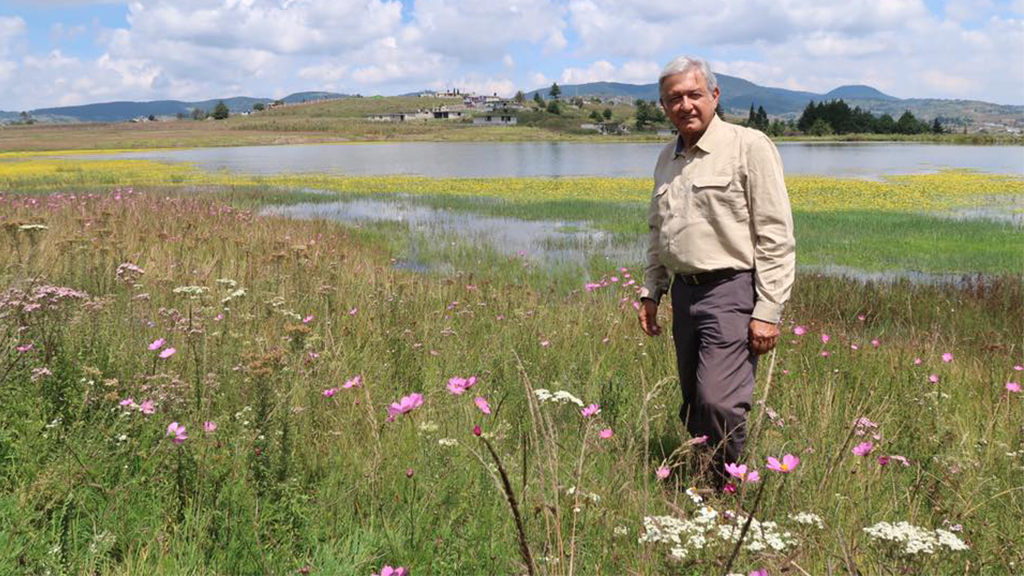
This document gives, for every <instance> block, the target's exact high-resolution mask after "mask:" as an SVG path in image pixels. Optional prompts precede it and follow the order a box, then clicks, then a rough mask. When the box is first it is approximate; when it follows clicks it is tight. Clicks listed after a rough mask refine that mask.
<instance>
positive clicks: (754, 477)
mask: <svg viewBox="0 0 1024 576" xmlns="http://www.w3.org/2000/svg"><path fill="white" fill-rule="evenodd" d="M760 479H761V474H759V473H758V471H757V470H751V471H750V472H747V477H746V478H744V481H746V482H757V481H759V480H760Z"/></svg>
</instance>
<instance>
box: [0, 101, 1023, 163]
mask: <svg viewBox="0 0 1024 576" xmlns="http://www.w3.org/2000/svg"><path fill="white" fill-rule="evenodd" d="M452 102H453V101H452V100H446V99H434V98H418V97H387V98H383V97H376V98H345V99H340V100H333V101H328V102H320V103H310V104H302V105H295V106H284V107H278V108H272V109H269V110H266V111H263V112H260V113H256V114H252V115H250V116H240V115H236V116H232V117H230V118H228V119H226V120H220V121H213V120H207V121H192V120H179V121H173V120H171V121H161V122H144V123H138V124H133V123H127V122H121V123H104V124H62V125H52V124H50V125H45V124H37V125H32V126H0V150H2V151H45V150H76V149H89V150H102V149H114V148H117V149H140V148H187V147H208V146H245V145H275V144H312V143H330V142H391V141H431V142H544V141H564V142H662V141H664V140H665V138H664V137H662V136H658V135H657V133H656V132H654V131H648V132H636V131H634V132H633V133H631V134H626V135H599V134H597V133H595V132H587V131H582V130H581V129H580V124H583V123H592V122H593V120H591V119H590V114H591V112H595V111H596V112H598V113H600V112H602V111H603V110H604V109H605V108H606V107H607V108H610V109H611V110H612V118H611V122H615V123H626V124H628V125H630V126H632V125H633V123H635V118H634V116H635V109H634V108H633V107H632V106H627V105H608V104H604V103H596V104H595V103H587V104H585V105H584V107H583V108H576V107H574V106H571V105H568V104H566V105H564V106H563V107H562V110H563V111H562V113H561V114H559V115H555V114H550V113H546V112H539V111H536V110H535V109H533V108H532V104H530V106H531V109H530V110H529V111H522V112H517V113H516V114H517V116H519V117H520V125H518V126H512V127H508V126H473V125H472V123H471V122H469V121H468V120H466V121H416V122H402V123H391V122H371V121H368V120H366V119H365V118H366V116H367V115H369V114H374V113H388V112H411V111H414V110H417V109H421V108H423V109H426V108H432V107H435V106H440V105H451V104H452ZM740 120H743V118H733V117H730V121H734V122H738V121H740ZM666 127H667V125H666ZM781 140H799V141H811V142H833V141H901V142H903V141H906V142H938V143H948V144H1021V143H1024V137H1020V136H1017V137H1010V136H994V135H986V134H943V135H931V134H923V135H913V136H906V135H874V134H850V135H844V136H831V137H810V136H807V137H805V136H800V137H785V138H781Z"/></svg>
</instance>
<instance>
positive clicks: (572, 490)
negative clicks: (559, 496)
mask: <svg viewBox="0 0 1024 576" xmlns="http://www.w3.org/2000/svg"><path fill="white" fill-rule="evenodd" d="M579 492H580V500H590V501H591V502H593V503H594V504H599V503H600V502H601V496H600V495H599V494H595V493H593V492H587V491H586V490H580V491H579ZM565 494H566V496H572V495H573V494H576V487H575V486H570V487H569V489H568V490H566V491H565Z"/></svg>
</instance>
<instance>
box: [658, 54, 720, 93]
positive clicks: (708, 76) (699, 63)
mask: <svg viewBox="0 0 1024 576" xmlns="http://www.w3.org/2000/svg"><path fill="white" fill-rule="evenodd" d="M690 70H696V71H698V72H700V75H701V76H703V77H704V83H705V84H707V87H708V92H714V91H715V88H718V80H717V79H716V78H715V74H714V73H713V72H712V71H711V66H708V63H707V62H705V61H704V60H703V59H701V58H695V57H692V56H680V57H678V58H676V59H675V60H673V61H671V62H669V63H668V64H666V65H665V67H664V68H662V70H661V76H658V90H659V91H660V90H661V87H662V86H664V84H665V78H668V77H669V76H675V75H676V74H683V73H685V72H689V71H690Z"/></svg>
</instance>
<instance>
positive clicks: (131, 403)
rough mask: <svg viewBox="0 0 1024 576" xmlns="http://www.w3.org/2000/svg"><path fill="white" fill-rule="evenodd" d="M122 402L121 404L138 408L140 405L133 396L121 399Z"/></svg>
mask: <svg viewBox="0 0 1024 576" xmlns="http://www.w3.org/2000/svg"><path fill="white" fill-rule="evenodd" d="M120 404H121V406H126V407H128V408H133V409H134V408H138V405H137V404H136V403H135V400H134V399H132V398H131V397H128V398H125V399H124V400H121V402H120Z"/></svg>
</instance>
